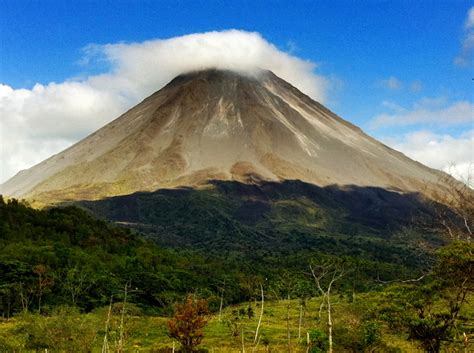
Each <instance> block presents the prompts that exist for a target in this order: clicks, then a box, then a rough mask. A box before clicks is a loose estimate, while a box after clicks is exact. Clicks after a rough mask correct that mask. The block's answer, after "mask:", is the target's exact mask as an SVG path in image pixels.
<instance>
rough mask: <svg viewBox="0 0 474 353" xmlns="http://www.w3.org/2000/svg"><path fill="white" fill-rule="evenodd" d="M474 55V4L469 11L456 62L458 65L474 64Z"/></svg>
mask: <svg viewBox="0 0 474 353" xmlns="http://www.w3.org/2000/svg"><path fill="white" fill-rule="evenodd" d="M473 55H474V6H473V7H471V8H470V9H469V10H468V12H467V18H466V21H465V23H464V36H463V38H462V41H461V52H460V53H459V55H458V56H457V57H456V58H454V63H455V64H456V65H458V66H470V65H472V59H473Z"/></svg>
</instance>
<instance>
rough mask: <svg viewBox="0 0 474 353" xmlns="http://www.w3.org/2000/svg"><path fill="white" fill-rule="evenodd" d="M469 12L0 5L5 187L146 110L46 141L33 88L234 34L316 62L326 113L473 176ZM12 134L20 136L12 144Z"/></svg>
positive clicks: (330, 6) (413, 4) (395, 7)
mask: <svg viewBox="0 0 474 353" xmlns="http://www.w3.org/2000/svg"><path fill="white" fill-rule="evenodd" d="M472 6H473V4H472V2H468V1H292V2H290V1H239V2H237V1H229V2H225V1H138V0H135V1H131V0H130V1H113V2H112V1H99V0H97V1H59V0H58V1H21V0H16V1H14V0H1V1H0V40H1V42H0V83H1V84H3V85H4V86H3V87H4V89H3V92H4V93H3V97H6V99H4V100H3V103H1V104H3V105H4V107H3V110H0V112H1V113H2V117H1V119H2V120H0V121H1V124H2V125H1V126H0V127H1V128H2V131H1V134H2V135H1V137H2V140H4V141H7V140H8V139H14V141H15V143H16V144H17V146H16V148H15V150H17V152H15V151H12V150H11V148H7V147H5V144H2V152H1V155H0V158H1V159H2V164H3V166H4V167H3V168H2V169H3V170H2V171H1V172H2V173H1V175H0V181H2V180H4V179H6V178H7V177H9V176H11V175H12V174H13V173H14V172H16V171H18V169H21V168H25V167H28V166H31V164H34V163H37V162H39V161H40V160H41V159H43V158H45V157H47V156H48V155H49V154H51V153H56V152H58V151H59V150H60V149H62V148H64V147H65V146H67V145H69V144H71V143H73V142H75V141H76V140H77V139H78V138H80V137H83V135H85V134H87V133H88V132H91V131H92V130H93V129H95V128H97V127H98V126H97V124H99V123H100V124H102V123H104V122H106V120H107V119H109V118H110V117H109V115H111V114H112V113H114V114H116V113H117V112H119V110H120V109H119V108H120V107H124V106H128V105H130V104H131V103H137V102H132V101H129V102H126V103H124V102H121V103H120V104H119V103H117V105H116V106H114V108H111V111H110V112H109V115H107V114H105V115H107V116H108V117H107V119H105V121H104V120H100V119H99V120H100V121H98V122H97V123H94V122H90V124H88V123H87V119H88V118H87V116H84V117H82V118H81V119H82V120H81V123H80V124H81V125H80V126H81V129H79V130H80V133H78V134H74V133H71V132H68V131H67V126H68V120H67V119H68V114H66V115H67V116H64V118H63V119H60V118H58V119H60V120H59V121H60V124H61V125H65V127H63V126H61V127H58V131H57V133H55V130H54V127H55V126H57V125H58V124H56V123H54V122H52V124H51V126H52V128H51V131H49V133H42V134H39V133H35V131H38V130H37V129H36V128H35V126H36V125H40V124H42V123H43V120H42V119H47V117H46V118H45V117H42V118H39V117H38V115H37V114H36V115H35V114H30V113H28V111H25V110H24V108H23V107H22V106H21V104H23V103H22V102H23V101H24V98H23V97H24V95H28V97H29V98H28V99H30V100H33V98H34V97H33V98H31V97H30V96H31V95H35V94H36V95H38V94H44V93H42V92H40V93H37V92H36V93H34V94H33V93H31V92H33V91H34V90H33V91H32V89H33V87H34V86H35V84H38V83H39V84H41V85H42V87H43V88H44V87H49V89H51V83H52V82H55V83H57V84H61V83H63V82H71V81H79V82H83V81H84V80H87V78H88V77H94V76H97V75H100V74H104V73H105V74H107V73H111V72H113V71H114V70H116V69H117V67H116V66H114V65H116V64H115V63H114V62H113V61H111V60H110V57H106V58H105V59H104V55H103V52H102V51H103V45H106V44H117V43H125V45H127V43H138V44H140V43H142V42H144V41H152V40H157V39H169V38H175V37H180V36H184V35H188V34H193V33H206V32H210V31H222V30H228V29H237V30H240V31H245V32H258V33H259V34H260V36H261V37H262V38H263V39H264V40H265V41H266V42H268V43H271V44H273V45H274V46H276V47H277V48H278V50H279V51H280V52H283V53H287V54H288V55H290V56H291V57H296V58H298V59H302V60H306V61H310V62H312V63H314V64H315V65H316V67H315V68H314V69H313V71H312V72H313V73H314V74H315V75H317V76H318V77H319V78H322V79H324V82H325V85H324V103H325V104H326V105H327V106H328V107H329V108H330V109H332V110H333V111H335V112H336V113H337V114H339V115H341V116H342V117H343V118H345V119H347V120H349V121H351V122H353V123H354V124H356V125H358V126H360V127H362V128H363V129H364V130H365V131H366V132H368V133H369V134H371V135H373V136H375V137H376V138H379V139H381V140H382V141H384V142H385V143H388V144H390V145H391V146H393V147H395V148H397V149H400V150H402V151H403V152H404V153H406V154H408V155H409V156H411V157H413V158H415V159H417V160H420V161H421V162H424V163H426V164H428V165H431V166H433V167H435V168H439V169H446V168H447V167H448V164H451V163H454V164H457V165H458V166H459V168H460V169H461V170H462V171H461V173H466V170H467V169H466V168H468V166H469V165H470V164H472V162H473V159H474V157H473V153H474V152H473V148H474V147H473V146H474V145H473V135H474V132H473V131H474V126H473V105H474V96H473V84H474V81H472V78H473V77H474V72H473V69H474V67H473V63H472V60H473V51H472V50H473V48H474V32H473V31H474V10H473V11H472V16H473V18H472V19H471V20H472V21H473V22H472V23H471V22H470V21H471V20H470V18H469V10H470V9H471V7H472ZM90 44H96V46H92V47H91V46H90ZM84 48H89V51H87V50H85V49H84ZM91 48H93V49H94V48H95V51H94V50H92V51H93V52H94V53H93V54H91ZM97 48H99V49H97ZM101 48H102V49H101ZM97 51H99V55H97V53H96V52H97ZM160 67H161V66H158V69H159V68H160ZM295 79H297V78H295ZM292 83H294V82H292ZM5 87H6V88H5ZM101 87H103V86H101ZM53 88H54V89H55V90H59V89H60V88H58V87H56V86H54V87H53ZM157 88H159V87H157ZM36 91H38V89H37V90H36ZM0 94H2V93H0ZM61 94H62V96H61V97H63V98H61V99H62V100H61V101H64V99H67V97H66V98H64V95H66V94H68V93H64V94H63V93H61ZM13 96H14V97H15V98H12V97H13ZM122 96H123V92H122V93H121V97H122ZM313 96H314V95H313ZM0 97H2V96H0ZM19 97H20V98H19ZM35 97H36V96H35ZM318 97H319V96H316V98H318ZM321 97H322V96H321ZM109 98H110V97H109ZM135 98H136V99H138V98H143V97H141V96H140V95H136V96H135ZM35 99H36V98H35ZM54 99H56V98H54ZM107 99H108V98H107ZM110 99H113V98H110ZM128 99H132V98H128ZM5 102H7V103H5ZM34 102H36V101H34V100H33V101H32V103H31V104H33V103H34ZM37 102H38V104H43V103H44V102H45V100H44V99H38V100H37ZM7 104H8V107H6V108H5V105H7ZM44 104H51V105H53V106H55V107H56V106H57V105H58V104H59V103H58V102H57V101H54V102H51V100H49V101H48V100H47V101H46V103H44ZM112 104H113V103H111V105H112ZM0 109H2V107H1V105H0ZM45 109H46V108H45ZM48 109H49V108H48ZM48 109H46V112H48V111H49V110H48ZM51 109H52V108H51ZM55 109H56V108H55ZM60 111H62V112H64V110H60ZM65 112H66V113H67V110H66V111H65ZM100 112H102V110H101V111H100ZM100 112H99V113H100ZM83 113H84V114H85V115H87V113H88V111H87V109H84V110H83ZM58 114H59V113H58ZM74 114H79V113H77V112H76V113H74ZM94 114H98V112H95V113H94ZM94 114H90V118H89V119H91V120H94V116H95V115H94ZM7 115H8V116H7ZM53 115H54V114H53ZM96 120H97V119H96ZM17 122H18V124H17V125H15V124H16V123H17ZM20 122H22V124H20ZM100 124H99V126H100ZM14 126H17V129H16V130H18V131H17V133H16V134H13V137H12V136H6V135H7V131H8V135H12V134H11V131H13V130H15V129H14ZM75 126H76V125H74V124H71V128H74V127H75ZM29 130H31V131H29ZM17 135H18V136H17ZM38 143H42V145H41V146H42V147H41V146H40V147H38ZM31 146H36V147H35V148H31ZM430 146H431V147H432V148H430ZM15 153H17V155H15ZM13 159H14V160H13Z"/></svg>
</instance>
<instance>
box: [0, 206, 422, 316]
mask: <svg viewBox="0 0 474 353" xmlns="http://www.w3.org/2000/svg"><path fill="white" fill-rule="evenodd" d="M211 224H212V223H211ZM245 240H246V239H245V238H244V239H242V238H239V239H235V240H234V244H240V245H242V246H243V245H244V241H245ZM239 242H240V243H239ZM0 246H1V248H2V252H1V254H0V281H1V282H0V293H1V295H0V313H1V315H2V316H4V317H8V316H11V315H13V314H15V313H18V312H21V311H24V310H25V309H28V310H32V311H34V310H36V311H40V312H47V311H48V310H51V308H52V307H54V306H56V305H62V304H69V305H74V306H77V307H79V308H81V310H84V311H90V310H92V309H93V308H96V307H100V306H104V305H107V303H108V302H109V301H110V297H111V296H114V295H120V293H121V292H122V291H123V290H122V288H123V286H124V285H125V283H130V284H131V286H132V287H133V288H134V291H133V292H132V293H131V294H130V296H131V297H130V300H131V301H132V302H135V303H136V304H137V305H139V306H141V307H142V309H144V310H145V311H146V312H150V313H166V312H169V310H170V309H171V306H172V304H173V303H174V302H175V301H176V300H179V299H181V298H183V297H184V296H185V295H186V294H187V293H190V292H192V293H196V294H197V295H200V296H203V297H206V298H208V300H209V301H210V307H211V309H215V308H216V307H217V305H218V302H219V295H220V294H219V293H220V291H221V289H222V286H223V283H224V282H225V283H226V297H225V304H231V303H238V302H243V301H245V300H249V299H251V298H253V297H254V296H255V295H258V286H257V283H259V282H261V281H262V280H265V281H266V283H267V286H269V287H270V288H271V293H272V294H273V295H275V296H277V297H288V296H291V297H305V296H306V297H307V296H311V295H314V294H315V289H314V288H313V285H312V279H311V277H310V276H309V275H308V272H309V269H308V265H309V264H310V263H311V262H314V261H317V262H323V261H329V260H331V259H333V258H334V259H335V260H337V262H341V263H344V264H345V266H346V267H347V268H354V269H355V272H354V275H353V276H351V279H347V280H345V281H344V282H343V283H340V284H339V286H341V289H343V290H345V291H352V290H356V291H366V290H369V289H373V288H374V287H376V286H377V285H376V284H374V279H376V278H383V279H386V280H390V279H393V278H398V277H399V276H403V277H407V278H408V277H410V276H415V275H417V274H418V273H419V271H420V270H421V268H420V267H416V266H415V267H414V268H413V267H410V266H409V265H410V264H412V263H414V262H415V263H416V261H411V260H410V261H407V263H403V262H402V261H401V260H400V258H403V257H402V256H401V255H404V256H405V257H409V253H410V251H411V250H410V249H409V248H406V249H405V248H403V247H393V246H392V249H393V248H395V249H396V250H397V251H398V253H396V252H395V251H393V250H392V252H390V250H391V248H390V245H386V246H385V248H384V247H383V244H382V243H381V242H380V243H379V244H378V245H370V243H368V242H367V245H366V246H369V249H368V250H367V252H370V251H371V250H373V251H374V253H376V254H375V255H374V256H371V257H370V258H369V257H368V256H354V255H350V254H344V251H345V248H344V247H341V251H340V252H339V253H337V252H336V253H334V252H333V254H332V255H328V254H327V253H323V252H322V251H321V249H319V248H317V247H313V248H312V249H311V248H310V249H306V250H301V251H299V252H298V253H283V254H282V253H281V252H279V251H278V249H277V250H274V249H272V248H270V247H267V248H266V249H265V250H258V249H256V250H255V251H253V249H252V248H249V249H246V251H247V252H248V254H247V255H246V256H242V255H241V254H240V253H238V252H234V253H229V252H225V251H223V252H222V254H219V253H217V252H215V251H212V252H209V253H206V251H200V249H197V250H192V249H190V248H189V247H188V248H186V247H184V249H177V248H165V247H163V246H160V245H157V244H156V243H155V242H154V241H153V240H151V239H150V237H148V238H146V237H144V236H142V235H140V234H139V233H136V232H134V231H131V230H130V229H128V228H124V227H119V226H117V225H111V224H109V223H107V222H105V221H103V220H98V219H97V218H95V217H94V216H92V215H91V214H89V213H88V212H87V211H85V210H82V209H79V208H77V207H74V206H70V207H62V208H50V209H44V210H37V209H33V208H31V207H29V206H28V205H26V204H24V203H21V202H18V201H17V200H14V199H11V200H8V201H4V200H3V199H1V200H0ZM370 246H373V247H374V248H370ZM377 247H378V248H377ZM382 250H384V251H385V252H386V253H387V254H388V255H387V257H386V259H385V261H381V260H379V259H380V254H381V251H382ZM403 251H405V252H403ZM394 253H396V255H397V256H395V257H394V256H393V254H394ZM336 255H339V256H336ZM413 256H415V255H413ZM424 256H426V259H428V260H429V256H428V255H426V254H424ZM418 260H419V258H417V261H418ZM117 299H118V298H117Z"/></svg>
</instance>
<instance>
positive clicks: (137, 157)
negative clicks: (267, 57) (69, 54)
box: [0, 69, 446, 203]
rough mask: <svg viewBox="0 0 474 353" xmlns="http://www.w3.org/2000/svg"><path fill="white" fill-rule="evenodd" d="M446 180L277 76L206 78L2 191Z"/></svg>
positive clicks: (186, 79)
mask: <svg viewBox="0 0 474 353" xmlns="http://www.w3.org/2000/svg"><path fill="white" fill-rule="evenodd" d="M445 177H446V175H445V174H444V173H442V172H440V171H437V170H434V169H431V168H428V167H426V166H424V165H422V164H420V163H418V162H416V161H413V160H411V159H410V158H408V157H406V156H405V155H403V154H402V153H400V152H397V151H395V150H393V149H391V148H389V147H387V146H385V145H384V144H382V143H380V142H378V141H377V140H375V139H373V138H371V137H370V136H368V135H367V134H365V133H364V132H363V131H362V130H361V129H359V128H358V127H356V126H354V125H352V124H351V123H349V122H347V121H345V120H343V119H342V118H340V117H339V116H337V115H336V114H334V113H333V112H331V111H330V110H328V109H327V108H325V107H324V106H323V105H321V104H319V103H318V102H316V101H314V100H312V99H311V98H310V97H308V96H307V95H305V94H304V93H302V92H300V91H299V90H298V89H296V88H295V87H293V86H292V85H290V84H289V83H288V82H286V81H284V80H282V79H280V78H279V77H277V76H276V75H275V74H273V73H272V72H270V71H264V70H261V71H258V72H255V73H252V74H248V73H239V72H234V71H227V70H216V69H209V70H202V71H196V72H190V73H185V74H182V75H180V76H177V77H176V78H174V79H173V80H172V81H171V82H170V83H168V84H167V85H166V86H165V87H164V88H162V89H161V90H159V91H158V92H156V93H154V94H153V95H151V96H150V97H148V98H146V99H145V100H143V101H142V102H141V103H139V104H138V105H136V106H135V107H133V108H132V109H130V110H129V111H127V112H126V113H124V114H123V115H121V116H120V117H118V118H117V119H115V120H114V121H112V122H110V123H109V124H107V125H105V126H104V127H102V128H101V129H99V130H97V131H96V132H94V133H92V134H91V135H89V136H88V137H86V138H84V139H83V140H81V141H79V142H78V143H76V144H75V145H73V146H71V147H69V148H68V149H66V150H64V151H62V152H61V153H58V154H56V155H54V156H52V157H50V158H48V159H46V160H45V161H43V162H41V163H39V164H37V165H35V166H34V167H32V168H30V169H27V170H23V171H21V172H19V173H18V174H17V175H15V176H14V177H12V178H11V179H10V180H8V181H7V182H5V183H4V184H2V185H1V188H0V192H1V193H3V194H5V195H8V196H13V197H21V198H26V199H32V200H36V201H38V202H42V203H57V202H62V201H66V200H96V199H101V198H104V197H108V196H114V195H126V194H131V193H134V192H137V191H154V190H157V189H163V188H175V187H180V186H189V187H200V186H204V185H207V184H208V183H209V182H210V181H214V180H221V181H237V182H240V183H245V184H258V183H261V182H282V181H285V180H301V181H303V182H305V183H310V184H313V185H317V186H327V185H339V186H346V185H352V186H362V187H365V186H370V187H379V188H384V189H387V190H395V191H399V192H427V190H433V189H436V188H438V187H439V186H440V184H439V183H440V180H441V179H442V178H445Z"/></svg>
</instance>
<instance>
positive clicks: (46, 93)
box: [0, 30, 328, 181]
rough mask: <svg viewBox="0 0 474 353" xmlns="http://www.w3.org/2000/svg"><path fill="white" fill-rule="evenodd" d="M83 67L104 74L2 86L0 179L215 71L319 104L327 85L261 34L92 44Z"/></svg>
mask: <svg viewBox="0 0 474 353" xmlns="http://www.w3.org/2000/svg"><path fill="white" fill-rule="evenodd" d="M84 53H85V55H84V58H82V59H81V60H80V64H81V65H89V64H90V63H93V62H94V60H100V61H104V62H105V63H106V64H107V66H108V67H109V69H108V70H107V71H106V72H104V73H102V74H99V75H95V76H90V77H86V78H82V79H70V80H68V81H65V82H61V83H54V82H51V83H48V84H44V85H43V84H36V85H35V86H34V87H33V88H32V89H12V88H11V87H9V86H8V85H1V84H0V138H1V143H0V162H1V168H0V181H4V180H6V179H7V178H8V177H11V176H12V175H13V174H14V173H15V172H18V171H19V170H20V169H23V168H27V167H30V166H32V165H33V164H35V163H38V162H40V161H41V160H43V159H44V158H46V157H48V156H50V155H51V154H53V153H57V152H59V151H60V150H62V149H63V148H65V147H66V146H68V145H70V144H72V143H73V142H75V141H77V140H78V139H80V138H82V137H84V136H85V135H87V134H88V133H90V132H92V131H94V130H95V129H97V128H99V127H100V126H102V125H104V124H105V123H107V122H108V121H110V120H111V119H113V118H115V117H117V116H118V115H119V113H121V112H123V111H124V110H125V109H126V108H128V107H131V106H133V105H135V104H137V103H138V102H139V101H140V100H142V99H143V98H145V97H147V96H148V95H150V94H152V93H153V92H155V91H156V90H158V89H160V88H161V87H163V86H164V85H165V84H166V83H167V82H168V81H170V80H171V79H172V78H173V77H174V76H176V75H178V74H180V73H183V72H186V71H192V70H198V69H205V68H209V67H215V68H223V69H234V70H238V71H245V72H253V71H254V70H255V69H256V68H263V69H269V70H272V71H273V72H274V73H275V74H276V75H278V76H280V77H281V78H283V79H285V80H287V81H288V82H290V83H292V84H293V85H294V86H296V87H297V88H299V89H300V90H302V91H303V92H305V93H306V94H308V95H310V96H311V97H313V98H315V99H316V100H319V101H324V100H325V98H326V96H325V93H326V90H327V84H328V81H327V80H326V79H325V78H324V77H322V76H319V75H316V74H315V73H314V69H315V68H316V64H314V63H313V62H310V61H307V60H302V59H300V58H298V57H296V56H293V55H291V54H289V53H286V52H284V51H281V50H279V49H278V48H276V47H275V46H274V45H272V44H271V43H269V42H268V41H266V40H265V39H264V38H263V37H262V36H261V35H260V34H258V33H250V32H244V31H238V30H230V31H223V32H208V33H199V34H191V35H186V36H182V37H175V38H171V39H165V40H161V39H157V40H150V41H146V42H142V43H119V44H106V45H89V46H87V47H86V48H85V50H84Z"/></svg>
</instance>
